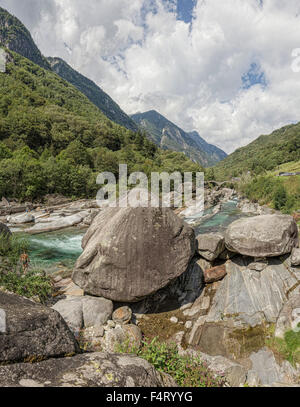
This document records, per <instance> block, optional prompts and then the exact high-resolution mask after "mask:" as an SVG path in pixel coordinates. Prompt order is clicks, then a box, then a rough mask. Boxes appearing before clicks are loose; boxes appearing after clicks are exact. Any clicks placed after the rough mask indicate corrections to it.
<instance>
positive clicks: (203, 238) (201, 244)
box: [197, 233, 225, 261]
mask: <svg viewBox="0 0 300 407" xmlns="http://www.w3.org/2000/svg"><path fill="white" fill-rule="evenodd" d="M197 241H198V252H199V254H200V255H201V256H202V257H204V258H205V259H206V260H208V261H213V260H215V259H216V258H217V257H219V255H220V254H221V253H222V252H223V251H224V250H225V240H224V236H223V235H222V234H221V233H205V234H202V235H199V236H197Z"/></svg>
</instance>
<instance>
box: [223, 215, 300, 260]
mask: <svg viewBox="0 0 300 407" xmlns="http://www.w3.org/2000/svg"><path fill="white" fill-rule="evenodd" d="M225 243H226V247H227V249H228V250H230V251H232V252H236V253H240V254H242V255H244V256H253V257H276V256H281V255H283V254H287V253H290V252H291V251H292V250H293V248H294V247H298V228H297V224H296V222H295V220H294V219H293V217H292V216H288V215H262V216H255V217H252V218H242V219H239V220H237V221H235V222H233V223H232V224H231V225H229V227H228V228H227V230H226V234H225Z"/></svg>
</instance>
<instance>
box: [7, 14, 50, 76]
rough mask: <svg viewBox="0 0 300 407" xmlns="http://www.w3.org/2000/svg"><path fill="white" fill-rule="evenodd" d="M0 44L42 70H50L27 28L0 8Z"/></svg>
mask: <svg viewBox="0 0 300 407" xmlns="http://www.w3.org/2000/svg"><path fill="white" fill-rule="evenodd" d="M0 44H1V45H3V46H4V47H5V48H8V49H10V50H12V51H14V52H17V53H18V54H21V55H23V57H25V58H28V59H30V60H31V61H32V62H34V63H35V64H37V65H39V66H41V67H42V68H45V69H51V68H50V65H49V63H48V61H47V60H46V58H44V57H43V55H42V54H41V52H40V50H39V49H38V47H37V46H36V45H35V43H34V41H33V39H32V37H31V34H30V32H29V31H28V30H27V28H25V26H24V25H23V24H22V23H21V21H20V20H18V19H17V18H16V17H14V16H12V15H11V14H10V13H8V12H7V11H6V10H5V9H3V8H2V7H0Z"/></svg>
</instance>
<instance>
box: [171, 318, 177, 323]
mask: <svg viewBox="0 0 300 407" xmlns="http://www.w3.org/2000/svg"><path fill="white" fill-rule="evenodd" d="M170 321H171V322H172V323H173V324H177V323H178V318H176V317H171V318H170Z"/></svg>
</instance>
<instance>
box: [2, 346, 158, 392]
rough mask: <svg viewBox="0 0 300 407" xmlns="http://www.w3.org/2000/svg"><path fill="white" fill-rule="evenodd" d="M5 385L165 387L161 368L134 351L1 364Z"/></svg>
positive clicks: (96, 353) (3, 383) (3, 384)
mask: <svg viewBox="0 0 300 407" xmlns="http://www.w3.org/2000/svg"><path fill="white" fill-rule="evenodd" d="M0 386H1V387H163V386H164V381H163V379H162V377H161V375H160V373H159V372H157V371H156V370H155V368H154V367H153V366H152V365H150V363H148V362H147V361H146V360H144V359H141V358H138V357H137V356H133V355H120V354H109V353H103V352H101V353H100V352H95V353H86V354H82V355H76V356H74V357H68V358H58V359H49V360H46V361H43V362H38V363H33V364H31V363H18V364H14V365H10V366H0Z"/></svg>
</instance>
